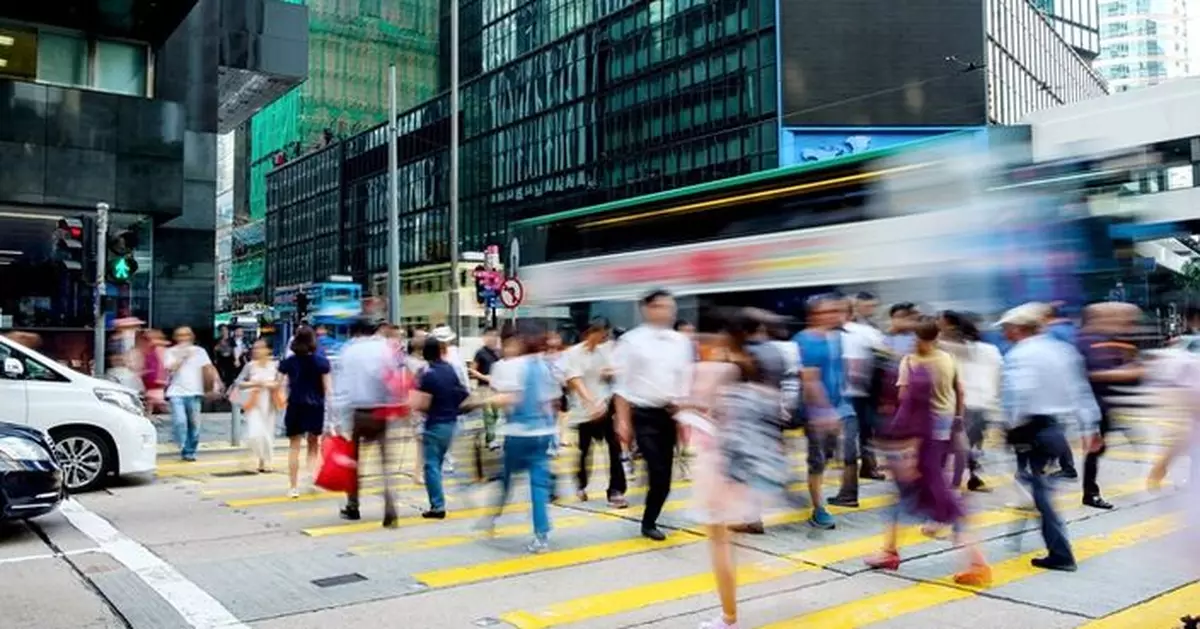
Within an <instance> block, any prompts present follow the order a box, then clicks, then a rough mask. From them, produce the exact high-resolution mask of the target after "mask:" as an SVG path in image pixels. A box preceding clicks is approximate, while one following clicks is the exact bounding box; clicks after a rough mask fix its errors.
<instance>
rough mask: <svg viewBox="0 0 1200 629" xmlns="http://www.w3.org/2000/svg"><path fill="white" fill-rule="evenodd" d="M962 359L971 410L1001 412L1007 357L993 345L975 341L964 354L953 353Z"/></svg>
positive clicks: (965, 389)
mask: <svg viewBox="0 0 1200 629" xmlns="http://www.w3.org/2000/svg"><path fill="white" fill-rule="evenodd" d="M950 353H951V354H954V357H955V359H957V360H958V373H959V374H960V375H961V376H962V379H961V381H962V384H963V395H964V397H965V398H966V399H965V400H964V402H965V403H966V406H967V408H971V409H976V410H984V411H997V410H999V409H1000V375H1001V369H1002V367H1003V364H1004V358H1003V357H1002V356H1001V355H1000V350H999V349H997V348H996V346H995V345H992V344H991V343H983V342H971V343H967V344H965V345H963V346H962V351H961V352H960V351H951V352H950Z"/></svg>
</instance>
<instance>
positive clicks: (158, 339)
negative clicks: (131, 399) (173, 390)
mask: <svg viewBox="0 0 1200 629" xmlns="http://www.w3.org/2000/svg"><path fill="white" fill-rule="evenodd" d="M166 348H167V339H166V336H164V335H163V333H162V331H161V330H153V329H151V330H146V331H144V332H142V334H141V335H139V336H138V349H137V351H138V353H139V354H141V357H142V360H141V363H142V364H141V376H142V387H143V390H144V391H145V392H146V393H145V403H146V412H147V413H150V414H155V413H161V412H163V411H165V410H167V397H166V388H167V380H168V374H167V366H166Z"/></svg>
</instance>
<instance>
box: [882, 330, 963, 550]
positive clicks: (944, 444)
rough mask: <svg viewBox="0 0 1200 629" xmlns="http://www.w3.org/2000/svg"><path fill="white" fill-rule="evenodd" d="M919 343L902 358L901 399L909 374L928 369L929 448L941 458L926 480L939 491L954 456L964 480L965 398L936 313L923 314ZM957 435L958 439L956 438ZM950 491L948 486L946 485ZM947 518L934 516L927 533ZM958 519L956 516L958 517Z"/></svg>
mask: <svg viewBox="0 0 1200 629" xmlns="http://www.w3.org/2000/svg"><path fill="white" fill-rule="evenodd" d="M915 333H916V337H917V344H916V347H915V348H914V350H913V353H911V354H909V355H907V356H905V357H904V358H903V359H901V361H900V372H899V375H898V376H897V378H896V386H897V387H898V388H899V396H900V399H904V397H905V395H906V394H907V393H906V389H907V387H908V386H909V378H911V377H912V375H913V374H914V373H916V372H917V371H918V370H925V372H927V375H928V377H929V379H930V387H931V389H930V397H929V406H930V409H931V412H932V413H933V419H932V428H931V429H930V433H929V436H928V437H926V438H924V439H927V440H928V441H929V444H928V445H929V448H930V449H931V450H932V451H933V452H935V453H936V455H937V460H938V462H939V467H938V473H937V474H936V478H931V479H928V480H927V483H926V484H927V486H928V487H930V488H932V489H933V490H935V491H936V492H938V494H940V493H941V491H942V486H943V485H945V483H946V477H945V469H946V463H947V462H948V461H950V459H951V458H953V459H954V461H955V469H956V472H957V473H956V478H957V480H958V481H959V482H960V483H961V481H962V470H963V469H965V465H966V455H967V444H966V437H965V434H964V432H965V431H964V429H963V416H964V415H965V414H966V399H965V395H964V394H963V384H962V378H961V377H960V376H959V372H958V363H956V362H955V360H954V357H953V356H952V355H950V353H949V352H947V351H945V350H943V349H941V348H940V347H939V346H938V338H939V336H940V335H941V330H940V329H939V328H938V323H937V320H936V319H934V318H933V317H921V319H920V320H919V321H918V322H917V327H916V330H915ZM956 437H957V439H956ZM947 491H949V489H948V488H947ZM947 522H948V521H947V520H945V519H937V518H934V519H933V524H931V525H929V526H927V527H926V529H925V530H926V533H927V534H929V535H931V536H932V535H935V534H936V532H937V529H938V527H939V525H942V524H946V523H947ZM955 522H957V520H955Z"/></svg>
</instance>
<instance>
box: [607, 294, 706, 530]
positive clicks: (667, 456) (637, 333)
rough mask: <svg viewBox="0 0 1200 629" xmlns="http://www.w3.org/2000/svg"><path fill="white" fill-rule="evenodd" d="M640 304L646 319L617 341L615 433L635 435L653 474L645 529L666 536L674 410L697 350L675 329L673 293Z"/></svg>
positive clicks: (627, 438) (629, 437)
mask: <svg viewBox="0 0 1200 629" xmlns="http://www.w3.org/2000/svg"><path fill="white" fill-rule="evenodd" d="M641 305H642V319H643V323H642V325H639V326H638V327H636V328H634V329H632V330H630V331H629V332H626V333H625V335H624V336H622V337H621V341H620V343H618V344H617V349H616V352H615V357H614V362H615V364H616V386H615V387H614V390H613V393H614V395H615V396H616V398H615V408H616V413H617V434H619V435H620V436H621V439H622V441H624V442H625V443H630V442H631V441H632V440H633V439H635V438H636V439H637V446H638V450H640V451H641V453H642V458H643V459H644V460H645V461H646V470H647V472H648V473H649V477H650V478H649V486H650V487H649V490H648V491H647V492H646V509H645V511H644V512H643V514H642V535H643V536H645V537H647V538H650V539H652V540H655V541H662V540H665V539H666V538H667V536H666V535H665V534H664V533H663V532H662V531H660V530H659V529H658V516H659V514H660V513H662V508H663V504H664V503H665V502H666V501H667V496H668V495H670V493H671V472H672V469H673V467H674V465H675V444H676V441H677V437H676V425H675V419H674V415H675V411H676V408H677V404H678V402H679V401H680V400H682V399H684V398H685V397H687V395H688V392H689V389H690V388H691V383H692V364H693V359H694V352H693V347H692V343H691V342H690V341H688V339H687V337H685V336H684V335H682V334H680V333H678V332H676V331H674V330H672V329H671V326H672V325H673V324H674V323H675V312H676V308H675V298H674V297H672V296H671V293H669V292H667V291H665V290H661V289H659V290H654V291H651V292H650V293H649V294H647V295H646V296H645V297H643V298H642V300H641Z"/></svg>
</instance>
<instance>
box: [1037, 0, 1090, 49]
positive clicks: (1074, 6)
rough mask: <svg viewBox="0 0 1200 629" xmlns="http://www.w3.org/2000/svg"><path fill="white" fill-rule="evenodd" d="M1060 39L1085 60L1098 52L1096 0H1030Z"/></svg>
mask: <svg viewBox="0 0 1200 629" xmlns="http://www.w3.org/2000/svg"><path fill="white" fill-rule="evenodd" d="M1031 4H1032V5H1033V7H1034V8H1035V9H1037V10H1038V11H1040V12H1041V13H1042V15H1044V16H1045V18H1046V20H1047V21H1049V23H1050V25H1051V26H1053V27H1054V30H1055V31H1057V32H1058V34H1059V35H1061V36H1062V38H1063V40H1064V41H1066V42H1067V43H1068V44H1070V45H1071V46H1073V47H1074V48H1075V52H1077V53H1079V56H1080V57H1083V59H1085V60H1087V61H1093V60H1094V59H1095V58H1096V56H1097V55H1099V54H1100V0H1031Z"/></svg>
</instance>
